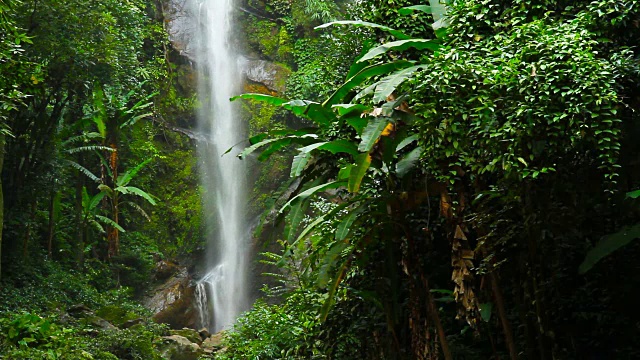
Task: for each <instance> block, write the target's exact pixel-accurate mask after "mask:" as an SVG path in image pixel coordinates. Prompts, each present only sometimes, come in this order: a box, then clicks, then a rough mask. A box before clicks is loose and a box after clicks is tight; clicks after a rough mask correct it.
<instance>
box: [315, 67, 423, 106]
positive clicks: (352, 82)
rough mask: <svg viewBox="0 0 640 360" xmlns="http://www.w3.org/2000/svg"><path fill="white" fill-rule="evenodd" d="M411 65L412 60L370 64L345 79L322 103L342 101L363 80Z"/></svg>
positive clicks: (330, 103) (332, 103) (331, 103)
mask: <svg viewBox="0 0 640 360" xmlns="http://www.w3.org/2000/svg"><path fill="white" fill-rule="evenodd" d="M411 65H413V63H412V62H410V61H406V60H399V61H394V62H389V63H384V64H379V65H371V66H367V67H365V68H364V69H362V70H361V71H360V72H359V73H357V74H355V75H354V76H353V77H351V78H350V79H349V80H347V81H346V82H345V83H344V84H343V85H342V86H340V88H339V89H338V90H336V91H335V92H334V93H333V94H332V95H331V96H330V97H329V99H327V100H326V101H325V102H324V103H323V105H324V106H327V105H335V104H339V103H341V102H343V101H344V98H345V96H346V95H347V94H349V92H350V91H351V90H353V89H354V88H355V87H356V86H358V85H360V84H362V82H363V81H365V80H367V79H369V78H370V77H372V76H378V75H384V74H388V73H390V72H392V71H395V70H398V69H404V68H407V67H409V66H411Z"/></svg>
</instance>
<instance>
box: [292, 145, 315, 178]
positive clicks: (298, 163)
mask: <svg viewBox="0 0 640 360" xmlns="http://www.w3.org/2000/svg"><path fill="white" fill-rule="evenodd" d="M309 159H311V153H309V152H302V151H301V152H300V153H298V155H296V156H294V157H293V162H292V163H291V172H290V174H289V176H291V177H298V176H300V174H302V171H303V170H304V169H305V168H306V167H307V163H309Z"/></svg>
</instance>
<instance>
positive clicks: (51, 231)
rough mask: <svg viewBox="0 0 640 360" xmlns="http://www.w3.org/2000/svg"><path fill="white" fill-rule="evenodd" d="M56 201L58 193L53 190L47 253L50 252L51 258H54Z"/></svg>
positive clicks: (50, 202) (50, 203) (50, 204)
mask: <svg viewBox="0 0 640 360" xmlns="http://www.w3.org/2000/svg"><path fill="white" fill-rule="evenodd" d="M55 201H56V193H55V191H52V192H51V198H50V199H49V231H48V232H49V235H48V236H47V253H48V254H49V259H53V237H54V235H55V230H56V218H55V217H56V216H55Z"/></svg>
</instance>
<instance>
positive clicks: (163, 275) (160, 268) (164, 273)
mask: <svg viewBox="0 0 640 360" xmlns="http://www.w3.org/2000/svg"><path fill="white" fill-rule="evenodd" d="M179 271H180V267H179V266H178V265H176V264H175V263H173V262H171V261H166V260H161V261H158V262H157V263H156V267H155V270H154V275H153V276H154V278H155V280H156V281H165V280H167V279H168V278H170V277H171V276H172V275H174V274H176V273H177V272H179Z"/></svg>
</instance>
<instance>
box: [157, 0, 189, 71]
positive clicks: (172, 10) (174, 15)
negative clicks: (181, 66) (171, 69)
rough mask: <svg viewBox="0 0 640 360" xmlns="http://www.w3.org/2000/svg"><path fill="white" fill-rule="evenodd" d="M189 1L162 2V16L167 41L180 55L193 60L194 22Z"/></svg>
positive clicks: (169, 0)
mask: <svg viewBox="0 0 640 360" xmlns="http://www.w3.org/2000/svg"><path fill="white" fill-rule="evenodd" d="M190 6H191V0H168V1H164V5H163V14H164V18H165V21H166V23H167V32H168V33H169V40H171V44H172V45H173V47H174V48H175V49H176V50H177V51H178V52H179V53H180V55H182V56H185V57H187V58H189V59H190V60H191V61H194V60H195V47H194V45H195V44H194V38H195V35H194V34H195V30H196V28H195V26H196V24H195V22H194V21H193V18H194V17H193V15H192V13H191V8H190Z"/></svg>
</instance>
